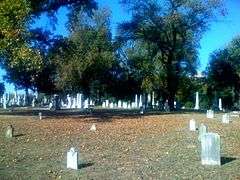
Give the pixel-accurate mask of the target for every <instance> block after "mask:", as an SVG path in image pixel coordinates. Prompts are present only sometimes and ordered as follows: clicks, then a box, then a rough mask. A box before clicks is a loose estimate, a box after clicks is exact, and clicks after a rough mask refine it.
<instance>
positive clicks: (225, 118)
mask: <svg viewBox="0 0 240 180" xmlns="http://www.w3.org/2000/svg"><path fill="white" fill-rule="evenodd" d="M229 121H230V115H229V114H228V113H225V114H224V115H223V116H222V123H226V124H229Z"/></svg>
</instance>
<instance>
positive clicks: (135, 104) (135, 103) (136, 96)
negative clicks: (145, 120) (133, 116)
mask: <svg viewBox="0 0 240 180" xmlns="http://www.w3.org/2000/svg"><path fill="white" fill-rule="evenodd" d="M133 108H138V95H137V94H136V95H135V102H134V106H133Z"/></svg>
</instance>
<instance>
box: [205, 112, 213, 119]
mask: <svg viewBox="0 0 240 180" xmlns="http://www.w3.org/2000/svg"><path fill="white" fill-rule="evenodd" d="M207 118H209V119H213V118H214V111H213V110H207Z"/></svg>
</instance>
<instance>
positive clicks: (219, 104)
mask: <svg viewBox="0 0 240 180" xmlns="http://www.w3.org/2000/svg"><path fill="white" fill-rule="evenodd" d="M218 108H219V110H220V111H222V110H223V108H222V99H221V98H219V99H218Z"/></svg>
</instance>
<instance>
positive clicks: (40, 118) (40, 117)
mask: <svg viewBox="0 0 240 180" xmlns="http://www.w3.org/2000/svg"><path fill="white" fill-rule="evenodd" d="M38 116H39V120H42V113H41V112H39V113H38Z"/></svg>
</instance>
